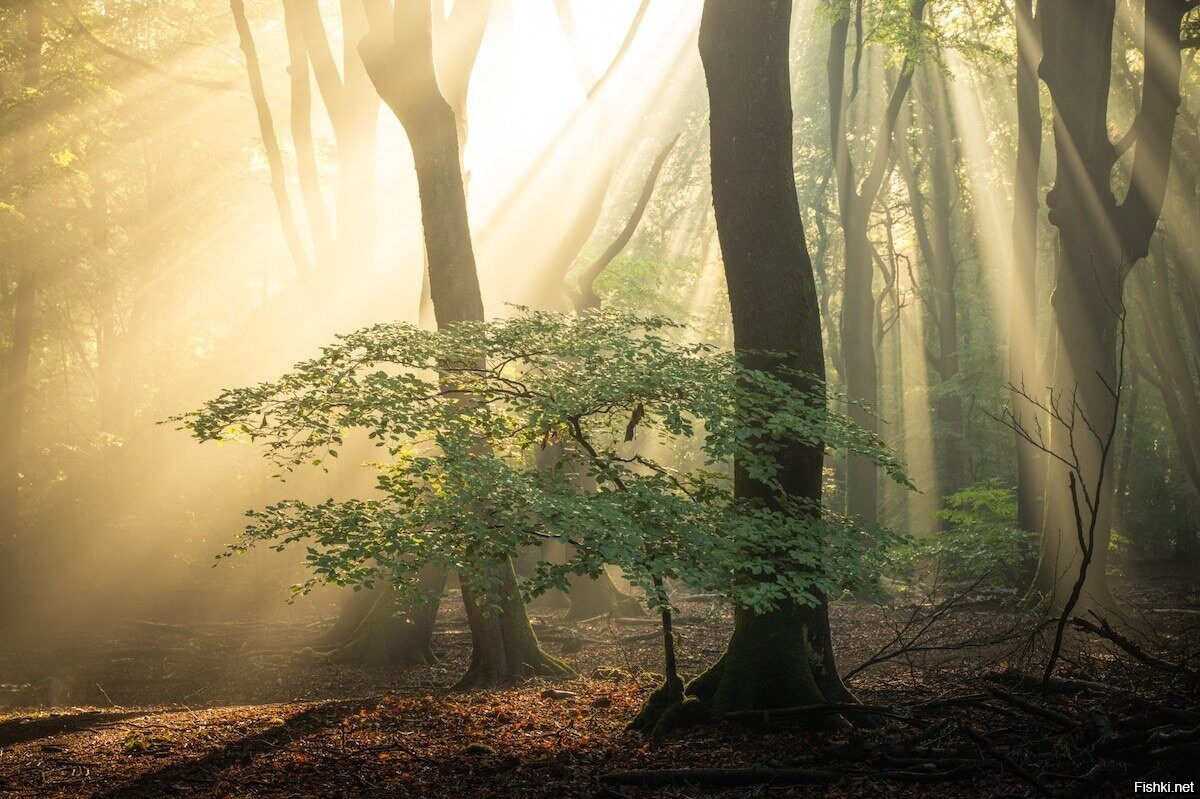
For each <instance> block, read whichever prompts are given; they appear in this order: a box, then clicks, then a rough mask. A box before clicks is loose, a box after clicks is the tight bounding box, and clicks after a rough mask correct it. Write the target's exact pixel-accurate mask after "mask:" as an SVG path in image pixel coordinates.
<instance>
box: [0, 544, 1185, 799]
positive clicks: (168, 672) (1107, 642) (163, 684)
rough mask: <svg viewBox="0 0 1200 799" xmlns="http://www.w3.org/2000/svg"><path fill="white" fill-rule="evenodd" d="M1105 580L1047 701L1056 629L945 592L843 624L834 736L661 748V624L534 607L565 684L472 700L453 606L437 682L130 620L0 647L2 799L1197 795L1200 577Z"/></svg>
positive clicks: (694, 656)
mask: <svg viewBox="0 0 1200 799" xmlns="http://www.w3.org/2000/svg"><path fill="white" fill-rule="evenodd" d="M1115 584H1116V593H1117V595H1118V597H1119V600H1120V601H1121V602H1122V604H1123V613H1122V615H1123V617H1124V618H1125V620H1126V623H1125V624H1123V625H1120V626H1119V627H1118V628H1116V629H1113V630H1112V632H1113V633H1115V634H1116V635H1115V637H1117V638H1118V639H1119V642H1118V641H1114V640H1112V638H1110V637H1106V635H1105V633H1108V632H1109V631H1108V630H1104V633H1102V634H1096V633H1095V632H1093V631H1089V630H1085V629H1082V628H1081V627H1080V626H1079V625H1073V626H1072V627H1071V629H1070V632H1069V634H1068V638H1067V646H1066V649H1065V651H1064V659H1063V663H1062V665H1061V667H1060V668H1059V670H1058V671H1057V672H1056V676H1055V677H1054V679H1053V680H1052V682H1051V684H1050V686H1049V688H1048V689H1047V690H1046V691H1045V692H1043V691H1042V690H1041V687H1040V684H1039V683H1040V674H1041V668H1042V666H1043V665H1044V662H1045V657H1046V654H1047V650H1048V647H1049V644H1050V643H1051V639H1052V636H1053V628H1052V627H1051V626H1049V625H1045V624H1041V623H1039V622H1038V617H1037V616H1034V615H1031V614H1030V613H1028V612H1027V611H1025V610H1023V609H1021V607H1020V606H1019V604H1018V603H1017V602H1015V601H1014V598H1013V597H1010V596H1007V595H1004V594H1001V593H996V592H994V591H990V590H987V589H984V590H974V589H972V588H971V587H970V586H963V585H959V586H950V587H946V588H945V589H943V590H941V591H937V592H932V593H928V594H924V595H916V594H912V593H902V594H899V595H897V596H896V598H895V600H894V602H893V603H892V604H891V605H890V606H888V607H886V608H882V609H881V608H879V607H876V606H874V605H871V604H869V603H865V602H857V601H842V602H838V603H835V604H834V605H833V606H832V615H833V624H834V629H835V631H836V632H837V641H838V647H837V649H838V662H839V664H840V666H841V669H842V671H843V673H844V674H847V675H850V677H849V680H848V684H849V685H850V686H851V688H852V690H853V691H854V693H855V694H856V696H857V698H858V699H859V701H860V702H861V703H862V706H861V707H859V708H855V709H847V708H842V707H835V708H831V709H832V710H839V711H841V715H840V716H825V717H824V718H826V719H833V720H834V723H833V724H832V729H825V730H814V729H811V728H806V727H804V726H802V725H801V724H800V723H799V722H798V721H797V719H796V716H797V714H793V713H788V712H787V711H775V712H772V713H771V714H769V715H767V716H763V715H762V714H758V715H757V716H756V717H754V718H740V719H723V720H721V721H720V723H715V724H711V725H708V726H705V727H703V728H701V729H699V730H692V731H690V732H689V734H688V735H686V736H679V737H673V738H667V739H665V740H658V741H654V740H648V739H646V738H644V737H642V736H641V735H639V734H637V733H633V732H628V731H626V729H625V725H626V724H627V723H628V722H629V721H630V720H631V719H632V718H633V716H634V715H635V713H636V712H637V710H638V708H639V707H640V705H641V704H642V702H643V701H644V700H645V699H646V697H647V696H648V695H649V693H650V692H651V691H652V690H654V688H655V687H657V686H658V685H659V683H660V682H661V679H662V678H661V674H659V673H658V671H659V670H660V669H661V665H659V658H660V653H659V648H658V646H659V632H658V630H657V628H656V626H655V624H654V620H653V619H652V618H651V617H646V618H644V619H643V618H638V619H614V618H610V617H607V616H606V617H601V618H596V619H591V620H585V621H584V622H582V623H578V624H571V623H567V622H565V621H563V619H562V611H559V610H542V611H540V612H538V611H535V612H534V625H535V629H536V630H537V631H538V635H539V637H540V639H541V640H542V642H543V643H544V645H545V646H546V648H547V650H548V651H550V652H551V653H553V654H556V655H559V656H561V657H562V658H563V659H564V660H566V661H567V662H568V663H569V664H570V665H571V666H572V667H573V668H574V669H575V671H576V672H577V673H578V675H579V676H577V677H575V678H573V679H567V680H563V681H557V682H549V681H544V680H537V679H533V680H528V681H526V682H523V683H520V684H517V685H514V686H512V687H511V688H509V689H507V690H496V691H468V692H461V693H450V692H448V691H447V688H446V687H447V686H449V685H452V684H453V683H454V681H455V679H456V677H457V676H458V675H459V674H461V672H462V669H463V667H464V664H465V662H466V661H467V659H468V658H469V655H470V636H469V633H468V631H467V629H466V624H465V619H464V617H463V615H462V612H461V609H460V607H459V606H458V604H457V602H456V601H454V599H455V598H454V597H448V600H447V601H446V602H445V603H443V607H442V611H441V617H440V620H439V628H438V632H437V633H436V637H435V644H434V648H435V651H436V652H437V654H438V656H439V658H440V661H439V663H438V664H437V665H435V666H427V667H412V668H404V669H383V670H364V669H361V668H358V667H349V666H341V665H334V664H329V663H326V662H323V661H321V660H320V659H319V658H314V657H313V656H312V654H311V652H307V651H305V648H304V647H305V645H306V642H308V641H311V640H312V639H314V638H315V637H317V636H318V635H319V633H320V632H321V631H322V629H324V627H325V626H327V625H328V624H329V623H330V620H315V621H310V622H307V623H301V622H296V621H291V622H281V621H276V622H247V623H237V622H234V623H224V624H211V623H199V622H197V623H188V622H187V621H186V620H173V621H171V622H165V621H155V620H148V619H141V620H138V619H119V620H113V623H112V626H111V628H110V629H103V628H102V627H99V626H92V627H91V628H89V629H87V630H65V629H64V630H63V631H62V635H61V642H62V643H61V645H60V646H56V645H54V644H53V643H43V644H40V645H38V646H36V647H30V646H25V645H23V642H22V641H21V640H20V638H9V639H7V640H6V641H5V642H4V648H3V651H2V652H0V661H2V662H3V670H4V673H6V674H11V675H16V678H17V680H18V682H17V683H15V684H8V685H3V686H0V692H2V693H0V703H2V704H0V707H2V708H3V710H0V796H4V797H29V796H36V797H45V799H67V798H68V797H97V798H98V797H111V798H112V799H116V798H117V797H122V798H123V797H129V798H130V799H140V798H147V799H148V798H149V797H176V796H194V797H232V796H237V797H279V798H280V799H284V798H287V799H307V798H309V797H313V798H315V797H359V796H362V797H368V796H369V797H380V796H387V797H410V796H411V797H488V796H497V797H502V796H503V797H507V796H513V797H531V798H533V797H575V796H580V797H584V796H594V797H609V798H610V799H619V797H650V796H655V797H664V799H665V798H666V797H701V796H703V797H714V799H715V798H716V797H751V796H754V797H759V796H762V797H765V796H780V797H782V796H862V797H868V796H870V797H874V796H946V797H950V796H972V797H988V796H991V797H1001V796H1063V797H1066V796H1077V797H1101V796H1129V795H1132V794H1133V792H1134V782H1135V781H1136V780H1145V781H1168V782H1173V783H1174V782H1185V783H1186V782H1189V781H1191V780H1193V779H1194V778H1195V776H1196V774H1197V772H1198V771H1200V769H1197V767H1196V763H1197V759H1198V756H1200V703H1198V702H1197V689H1198V688H1200V679H1198V676H1200V675H1197V673H1196V671H1195V669H1194V667H1192V666H1190V665H1188V664H1191V663H1194V662H1196V661H1195V659H1194V657H1193V655H1194V654H1195V653H1196V652H1197V650H1198V649H1200V614H1198V613H1197V611H1195V610H1194V608H1195V607H1196V606H1197V600H1198V599H1200V578H1198V577H1197V574H1196V571H1195V569H1194V568H1190V567H1189V566H1188V565H1187V564H1178V563H1177V564H1170V565H1158V566H1156V567H1154V568H1153V569H1150V568H1147V569H1146V570H1143V571H1140V572H1138V573H1137V574H1130V575H1128V576H1125V577H1122V578H1120V579H1118V580H1116V581H1115ZM1150 586H1152V587H1150ZM1092 621H1093V622H1094V619H1093V620H1092ZM678 625H679V629H680V633H681V635H680V640H681V647H680V654H681V663H680V666H681V669H682V671H683V672H684V673H685V674H696V673H698V672H699V671H700V670H701V669H702V668H703V667H704V666H705V665H706V664H707V663H710V662H712V660H714V659H715V658H716V657H717V656H719V654H720V653H721V651H722V649H723V647H724V643H725V641H726V640H727V638H728V634H729V628H730V615H729V613H728V612H727V611H724V610H722V609H721V608H719V607H718V606H717V605H715V604H714V603H712V602H711V601H709V600H707V599H706V598H703V597H699V598H693V599H689V600H686V601H684V602H682V603H681V607H680V618H679V620H678ZM1097 626H1099V625H1097ZM1101 629H1102V630H1103V628H1101ZM43 640H45V639H43ZM20 675H26V679H27V680H28V682H20V680H21V676H20ZM805 715H806V716H807V718H809V719H811V718H813V715H812V713H811V712H809V713H806V714H805Z"/></svg>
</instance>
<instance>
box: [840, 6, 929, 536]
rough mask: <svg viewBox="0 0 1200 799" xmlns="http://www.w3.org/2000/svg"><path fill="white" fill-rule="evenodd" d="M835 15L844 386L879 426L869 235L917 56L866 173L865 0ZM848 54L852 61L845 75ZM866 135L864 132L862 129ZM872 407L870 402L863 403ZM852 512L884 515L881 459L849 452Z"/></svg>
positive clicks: (915, 17)
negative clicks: (861, 143) (861, 127)
mask: <svg viewBox="0 0 1200 799" xmlns="http://www.w3.org/2000/svg"><path fill="white" fill-rule="evenodd" d="M925 5H926V0H913V2H912V4H911V6H910V7H909V17H910V19H911V21H912V22H913V23H914V24H919V23H920V20H921V17H922V15H923V14H924V12H925ZM834 7H835V12H836V16H835V17H834V21H833V25H832V26H831V28H830V32H829V61H828V66H827V73H828V79H829V141H830V145H831V147H832V149H833V162H834V170H833V172H834V176H835V178H836V180H837V190H838V216H839V220H840V222H841V226H842V238H843V242H844V246H845V283H844V287H843V289H842V317H841V322H840V326H839V332H840V335H841V343H842V357H843V359H844V360H845V364H844V367H843V370H842V371H843V374H844V375H845V378H846V391H847V393H848V394H849V395H850V397H851V399H852V400H854V401H855V403H856V404H855V405H853V406H852V407H851V410H850V415H851V418H853V419H854V421H856V422H858V423H859V424H860V425H862V426H863V427H864V428H866V429H868V430H871V431H875V430H877V429H878V422H877V420H876V419H875V417H874V414H873V412H872V411H871V410H870V407H869V406H874V405H875V403H876V401H877V400H878V394H879V373H878V369H877V366H876V362H875V361H876V359H875V338H874V333H875V295H874V293H873V292H872V289H871V284H872V281H873V278H874V275H875V267H874V259H873V255H872V245H871V240H870V237H869V228H870V222H871V210H872V208H873V207H874V205H875V200H876V199H877V198H878V196H879V191H880V189H881V188H882V187H883V182H884V176H885V174H886V172H887V167H888V162H889V160H890V156H891V151H892V139H893V134H894V132H895V130H896V121H897V119H898V118H899V116H900V112H901V110H902V109H903V107H904V99H905V96H906V95H907V94H908V90H909V87H910V86H911V85H912V79H913V68H914V58H913V55H912V54H908V55H906V56H905V58H904V63H903V65H902V66H901V67H900V74H899V75H898V76H897V78H896V82H895V84H894V85H893V87H892V89H891V91H890V92H889V93H888V96H887V105H886V107H885V108H884V109H883V112H882V117H881V119H880V121H879V123H878V125H877V126H876V129H875V130H874V131H873V133H872V134H871V135H869V136H868V137H867V141H874V143H875V145H874V149H873V151H872V152H871V158H870V162H869V164H868V166H867V169H866V172H865V173H864V174H861V175H860V174H859V172H858V171H857V170H856V168H855V166H854V158H853V155H852V153H851V151H850V142H851V124H850V105H851V103H852V102H853V101H854V100H855V98H856V97H857V96H858V95H859V87H860V83H861V75H860V71H861V67H862V62H863V47H864V46H865V43H864V37H863V26H864V21H863V0H855V2H853V3H852V2H838V3H835V6H834ZM852 25H853V28H854V31H855V47H854V49H853V50H851V48H850V46H849V38H850V30H851V26H852ZM847 60H851V64H850V68H849V74H847ZM858 133H859V134H862V131H858ZM864 404H865V406H868V407H864ZM846 498H847V506H848V510H849V512H850V513H852V514H855V515H858V516H861V517H862V518H864V519H869V520H874V519H875V518H876V517H877V514H878V504H879V499H878V498H879V486H878V478H877V474H876V469H875V464H873V463H872V462H871V461H870V460H868V459H866V458H861V457H857V458H856V457H852V458H851V459H850V468H849V473H848V475H847V482H846Z"/></svg>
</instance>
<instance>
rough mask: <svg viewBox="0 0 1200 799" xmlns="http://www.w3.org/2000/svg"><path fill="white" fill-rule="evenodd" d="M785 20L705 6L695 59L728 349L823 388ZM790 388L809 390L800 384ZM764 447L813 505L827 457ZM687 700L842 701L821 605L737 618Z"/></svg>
mask: <svg viewBox="0 0 1200 799" xmlns="http://www.w3.org/2000/svg"><path fill="white" fill-rule="evenodd" d="M791 12H792V4H791V2H790V1H789V0H778V1H776V0H771V1H770V2H762V3H754V4H750V5H747V4H745V3H741V2H737V1H736V0H707V2H706V3H705V5H704V14H703V17H702V21H701V26H700V56H701V60H702V61H703V64H704V72H705V77H706V80H707V83H708V96H709V103H710V108H711V117H710V119H711V122H710V125H711V129H710V131H711V143H712V183H713V206H714V209H715V211H716V218H717V233H718V236H719V238H720V242H721V252H722V255H723V257H724V262H725V277H726V283H727V285H728V287H729V300H730V308H731V311H732V314H733V328H734V347H735V350H736V351H738V352H739V353H741V355H742V358H743V359H744V361H745V362H746V363H747V365H750V366H756V367H759V368H766V369H774V368H777V362H776V361H773V360H772V359H771V358H769V357H768V358H764V357H763V356H762V355H761V354H760V353H763V352H774V353H782V352H787V353H792V354H791V355H790V356H789V357H787V358H785V359H784V360H785V362H786V364H787V366H789V367H791V368H793V369H798V370H802V371H803V372H804V373H807V374H809V375H812V376H814V377H816V378H818V379H821V380H823V379H824V376H825V358H824V352H823V346H822V341H821V319H820V310H819V299H818V296H817V288H816V281H815V277H814V275H813V268H812V261H811V259H810V257H809V254H808V248H807V245H806V243H805V240H804V228H803V224H802V222H801V218H800V208H799V204H798V202H797V198H796V186H795V181H794V178H793V172H792V103H791V91H790V83H789V68H788V63H789V62H788V52H789V30H790V23H791ZM869 334H870V330H869V329H868V335H869ZM787 379H789V380H791V381H792V382H794V383H795V384H796V385H797V387H798V388H802V389H812V388H813V384H812V383H811V382H810V381H809V380H807V379H801V378H798V377H794V376H793V377H789V378H787ZM772 443H774V444H779V445H781V450H780V451H779V454H778V455H777V458H778V461H779V466H780V480H781V482H782V483H783V487H784V489H785V490H787V491H788V492H789V493H790V494H793V495H795V496H798V497H804V498H806V499H810V500H813V501H814V502H817V503H819V502H820V499H821V465H822V458H823V447H822V446H820V445H811V444H804V443H801V442H797V441H792V442H772ZM734 483H735V489H734V490H735V493H736V494H737V495H738V496H739V497H744V498H751V497H760V498H763V499H764V500H765V501H767V502H771V501H772V492H771V490H770V489H768V488H767V487H766V486H764V485H762V484H760V483H758V482H756V481H754V480H752V479H751V478H750V475H749V474H748V473H747V472H746V470H745V469H743V468H741V466H740V464H737V465H735V475H734ZM688 693H689V694H690V695H692V696H695V697H697V698H699V699H700V700H701V701H703V702H705V703H707V704H709V705H710V706H711V707H712V709H713V710H714V711H716V712H727V711H731V710H757V709H764V708H773V707H786V706H794V705H803V704H808V703H815V702H821V701H824V700H831V701H839V700H844V699H846V698H848V697H849V694H848V692H847V691H846V688H845V687H844V686H843V685H842V682H841V679H840V678H839V677H838V674H837V670H836V668H835V667H834V659H833V648H832V646H831V639H830V632H829V617H828V609H827V606H826V604H825V603H824V601H821V602H819V603H818V604H817V605H816V606H814V607H804V606H800V605H796V604H794V603H791V602H784V603H782V604H781V605H780V606H779V607H778V608H777V609H776V610H774V611H770V612H767V613H764V614H760V615H756V614H754V613H752V612H749V611H746V610H739V611H738V612H737V614H736V616H735V621H734V632H733V637H732V638H731V639H730V641H729V646H728V648H727V649H726V651H725V654H724V655H722V657H721V659H720V660H719V661H718V662H717V663H716V664H715V665H714V666H713V667H712V668H711V669H709V670H708V671H707V672H706V673H705V674H703V675H701V676H700V677H698V678H697V679H696V680H694V681H693V682H692V683H691V684H690V685H689V686H688Z"/></svg>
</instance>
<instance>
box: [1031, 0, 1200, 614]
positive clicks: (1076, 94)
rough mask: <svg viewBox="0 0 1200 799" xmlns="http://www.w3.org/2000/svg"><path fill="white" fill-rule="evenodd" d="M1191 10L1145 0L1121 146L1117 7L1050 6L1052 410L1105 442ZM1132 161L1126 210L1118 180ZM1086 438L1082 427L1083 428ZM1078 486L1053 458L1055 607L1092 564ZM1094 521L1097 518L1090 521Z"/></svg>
mask: <svg viewBox="0 0 1200 799" xmlns="http://www.w3.org/2000/svg"><path fill="white" fill-rule="evenodd" d="M1195 7H1196V3H1195V2H1193V1H1192V0H1146V2H1145V6H1144V11H1143V15H1144V16H1143V24H1144V26H1145V30H1144V35H1143V36H1142V37H1140V38H1141V41H1140V49H1141V54H1142V60H1143V64H1144V67H1143V71H1142V75H1141V87H1140V103H1139V107H1138V111H1137V116H1136V118H1135V120H1134V123H1133V125H1132V127H1131V129H1130V130H1129V131H1128V133H1127V134H1126V135H1125V136H1123V137H1122V138H1121V139H1120V140H1118V141H1117V142H1114V141H1113V140H1112V139H1111V138H1110V135H1109V130H1108V107H1109V97H1110V88H1111V84H1112V70H1113V58H1114V53H1113V27H1114V21H1115V18H1116V13H1117V4H1116V1H1115V0H1043V3H1042V6H1041V9H1040V11H1039V15H1040V17H1041V19H1042V37H1043V57H1042V62H1041V66H1040V68H1039V75H1040V76H1041V79H1042V81H1043V82H1044V83H1045V84H1046V87H1047V88H1048V89H1049V91H1050V98H1051V101H1052V104H1053V114H1054V143H1055V149H1056V152H1057V166H1056V170H1055V180H1054V188H1053V190H1052V191H1051V192H1050V193H1049V194H1048V195H1047V198H1046V203H1047V205H1048V206H1049V209H1050V223H1051V224H1052V225H1054V226H1055V227H1056V228H1057V229H1058V234H1059V243H1058V256H1059V257H1058V259H1057V264H1056V269H1055V287H1054V294H1053V297H1052V299H1051V305H1052V308H1053V315H1054V322H1055V325H1056V328H1057V334H1058V347H1057V351H1056V362H1055V368H1054V374H1053V379H1052V381H1051V392H1052V395H1051V398H1052V400H1053V401H1054V402H1056V403H1058V404H1060V406H1066V405H1076V406H1077V407H1078V414H1079V416H1080V417H1081V420H1082V421H1080V425H1081V426H1082V425H1084V424H1086V425H1087V427H1088V428H1089V429H1095V430H1103V429H1106V428H1107V427H1108V426H1109V423H1110V422H1111V420H1112V419H1113V418H1114V417H1115V415H1116V414H1117V413H1118V408H1117V397H1118V395H1119V386H1118V385H1117V375H1118V370H1117V357H1116V353H1117V348H1118V347H1119V346H1123V344H1124V341H1123V339H1122V336H1123V327H1122V325H1121V323H1120V321H1121V319H1123V317H1124V296H1123V295H1124V287H1125V281H1126V278H1128V276H1129V274H1130V272H1131V271H1132V270H1133V269H1134V267H1135V266H1136V265H1137V263H1138V262H1139V261H1141V260H1142V258H1144V257H1145V256H1146V254H1147V253H1148V252H1149V248H1150V241H1151V238H1152V236H1153V234H1154V231H1155V228H1156V227H1157V225H1158V219H1159V215H1160V214H1161V212H1162V207H1163V200H1164V197H1165V195H1166V190H1167V176H1168V170H1169V167H1170V163H1171V152H1172V143H1173V139H1174V133H1175V123H1176V116H1177V112H1178V109H1179V103H1180V90H1179V86H1180V75H1181V71H1182V57H1181V52H1182V49H1183V43H1182V41H1181V39H1180V33H1181V29H1182V26H1183V22H1184V18H1185V17H1186V16H1187V15H1188V14H1189V13H1190V12H1191V11H1192V9H1194V8H1195ZM1123 157H1127V158H1128V167H1127V168H1128V173H1127V174H1128V181H1127V188H1126V190H1125V194H1124V197H1123V199H1121V200H1120V201H1118V200H1117V198H1116V196H1115V195H1114V192H1113V186H1114V183H1115V182H1116V181H1115V180H1114V178H1115V175H1116V174H1117V172H1118V170H1119V169H1120V165H1121V164H1122V160H1123ZM1081 429H1082V427H1081ZM1100 439H1101V437H1100V436H1076V437H1075V443H1076V446H1077V447H1078V448H1079V452H1078V453H1077V454H1078V457H1079V459H1080V462H1081V468H1080V471H1081V472H1082V477H1081V479H1080V482H1081V483H1083V484H1084V485H1089V486H1091V485H1096V486H1103V488H1102V490H1101V492H1100V494H1099V496H1097V497H1096V498H1095V507H1096V511H1095V515H1096V516H1097V519H1096V520H1095V523H1094V524H1093V523H1092V522H1093V520H1092V519H1090V518H1085V519H1084V524H1085V526H1090V527H1094V529H1095V530H1096V531H1097V540H1096V542H1095V559H1094V560H1093V562H1092V564H1091V566H1090V569H1089V572H1088V579H1087V582H1086V583H1085V585H1084V588H1083V601H1084V603H1085V604H1087V603H1091V604H1101V605H1103V604H1108V603H1110V602H1111V597H1110V595H1109V590H1108V584H1107V579H1106V575H1105V563H1106V556H1107V552H1108V540H1109V535H1110V531H1111V527H1112V525H1111V519H1112V481H1111V480H1109V481H1107V482H1105V481H1102V480H1100V479H1099V478H1100V476H1101V475H1102V474H1103V473H1104V472H1105V471H1106V470H1108V469H1110V467H1111V463H1109V462H1108V460H1107V459H1106V458H1104V457H1103V456H1102V452H1103V451H1104V448H1103V447H1102V445H1101V444H1102V442H1101V440H1100ZM1070 440H1071V433H1070V431H1069V430H1067V429H1065V428H1064V427H1063V425H1062V424H1058V423H1056V424H1053V425H1052V426H1051V429H1050V439H1049V445H1050V448H1051V449H1052V450H1057V451H1058V452H1059V453H1060V454H1061V453H1062V451H1063V448H1064V447H1065V446H1067V445H1068V442H1069V441H1070ZM1069 476H1070V475H1069V474H1068V471H1067V470H1066V468H1065V467H1064V465H1063V464H1062V463H1061V462H1059V461H1057V460H1056V459H1054V458H1051V460H1050V464H1049V467H1048V477H1047V491H1048V493H1047V497H1046V504H1047V507H1046V512H1045V523H1044V528H1043V542H1042V548H1041V557H1040V561H1039V564H1038V573H1037V582H1036V586H1035V587H1036V588H1037V590H1039V591H1040V592H1041V593H1042V594H1043V595H1045V596H1046V597H1047V598H1048V599H1049V600H1050V602H1051V605H1052V606H1054V607H1060V606H1061V605H1062V604H1063V603H1064V602H1065V601H1066V598H1067V595H1068V593H1069V590H1070V586H1071V584H1072V583H1073V582H1074V579H1075V576H1076V574H1077V572H1078V570H1079V562H1080V559H1081V552H1080V547H1079V545H1078V543H1077V542H1076V539H1075V536H1074V533H1073V531H1074V530H1075V528H1076V522H1075V520H1074V514H1075V513H1076V512H1078V511H1079V510H1080V507H1079V505H1078V503H1077V502H1073V500H1072V497H1071V495H1070V493H1069V492H1068V483H1069ZM1083 511H1084V513H1086V514H1089V515H1090V512H1089V511H1088V510H1087V509H1083Z"/></svg>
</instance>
